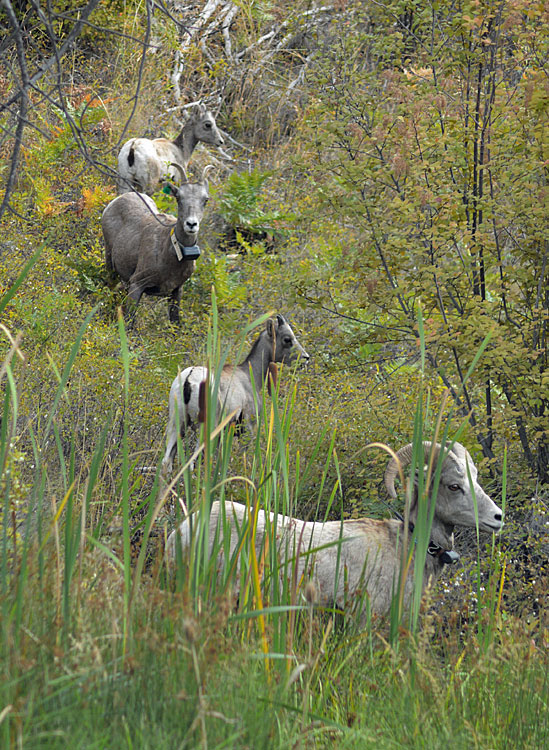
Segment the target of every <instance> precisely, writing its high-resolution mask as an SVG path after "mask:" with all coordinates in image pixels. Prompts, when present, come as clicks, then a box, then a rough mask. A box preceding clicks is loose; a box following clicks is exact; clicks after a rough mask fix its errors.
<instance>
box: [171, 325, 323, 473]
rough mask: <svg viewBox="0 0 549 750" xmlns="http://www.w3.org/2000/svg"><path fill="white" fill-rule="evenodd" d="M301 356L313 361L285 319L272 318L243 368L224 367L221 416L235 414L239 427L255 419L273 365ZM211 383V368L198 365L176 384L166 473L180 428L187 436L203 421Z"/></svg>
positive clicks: (190, 369)
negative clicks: (203, 399) (205, 386)
mask: <svg viewBox="0 0 549 750" xmlns="http://www.w3.org/2000/svg"><path fill="white" fill-rule="evenodd" d="M298 357H301V358H302V359H304V360H308V359H309V355H308V354H307V352H306V351H305V349H304V348H303V347H302V346H301V344H300V343H299V341H298V340H297V338H296V337H295V335H294V332H293V331H292V329H291V327H290V325H289V324H288V323H287V321H286V320H285V318H284V317H283V316H282V315H277V316H276V319H275V320H271V319H269V320H268V321H267V322H266V325H265V328H264V329H263V331H262V332H261V333H260V335H259V336H258V337H257V339H256V340H255V342H254V344H253V346H252V348H251V350H250V352H249V354H248V356H247V357H246V359H245V360H244V361H243V362H241V363H240V364H239V365H225V367H224V368H223V371H222V373H221V376H220V380H219V388H218V394H217V398H218V403H217V417H218V418H219V416H220V414H221V412H225V413H226V414H230V413H231V412H235V416H234V421H235V422H237V423H239V424H242V423H244V422H245V421H247V420H250V419H253V418H254V417H255V409H256V403H257V404H258V408H261V388H262V385H263V383H265V382H266V381H267V378H268V375H269V367H270V366H271V364H272V363H273V362H283V363H285V364H291V363H292V362H293V361H294V360H296V359H297V358H298ZM271 371H272V368H271ZM252 376H253V384H252ZM207 380H208V370H207V368H205V367H200V366H198V367H197V366H195V367H187V368H186V369H185V370H183V372H181V373H180V374H179V375H177V376H176V378H175V379H174V381H173V383H172V386H171V389H170V396H169V412H170V415H169V420H168V431H167V440H166V453H165V455H164V460H163V462H162V463H163V467H164V471H165V472H166V473H170V472H171V470H172V466H173V458H174V456H175V452H176V450H177V436H178V425H179V430H180V434H182V435H183V434H184V433H185V430H186V428H187V427H188V426H190V425H196V424H197V423H198V422H199V421H201V420H200V412H201V408H200V386H201V384H202V383H204V382H207ZM254 385H255V388H254ZM182 395H183V398H182Z"/></svg>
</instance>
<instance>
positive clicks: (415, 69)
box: [0, 0, 549, 750]
mask: <svg viewBox="0 0 549 750" xmlns="http://www.w3.org/2000/svg"><path fill="white" fill-rule="evenodd" d="M209 5H211V6H212V8H213V10H212V14H211V15H210V16H208V17H207V18H206V17H204V16H203V15H201V14H200V13H199V15H198V16H197V17H196V18H191V17H189V16H187V15H181V16H180V15H178V14H179V13H183V14H185V13H189V12H192V11H189V9H187V10H184V11H183V10H181V9H180V8H178V6H177V5H176V4H173V6H172V5H171V4H170V5H164V3H154V4H150V3H145V4H142V3H139V2H130V3H121V2H111V3H103V4H99V5H97V3H94V2H93V0H92V2H89V3H88V4H84V5H83V6H82V9H81V11H82V12H81V14H80V15H79V18H80V19H86V18H87V19H88V20H89V23H87V22H84V23H83V26H82V28H80V29H79V33H78V34H77V35H76V39H77V41H76V43H75V44H74V45H72V46H70V47H69V49H68V50H65V49H62V47H63V41H64V40H65V39H66V38H67V36H68V35H69V34H70V33H71V29H74V28H75V26H74V24H75V23H78V22H79V21H78V19H77V18H76V16H73V14H72V13H71V12H68V11H67V9H66V8H65V6H64V4H63V3H56V2H54V3H52V4H51V7H50V10H49V11H48V13H49V14H53V15H46V16H44V18H46V22H44V20H43V19H40V20H36V19H34V20H32V16H31V15H30V13H31V10H32V9H31V4H27V3H24V2H23V3H14V4H13V7H12V3H10V2H8V3H7V4H6V6H5V7H4V6H3V7H2V10H0V18H1V19H2V23H3V25H5V26H6V29H7V31H8V32H9V33H8V35H7V37H6V41H5V42H2V43H0V100H1V110H0V124H1V126H2V135H1V136H0V156H1V159H2V162H1V164H2V166H1V173H0V174H1V179H2V184H3V188H4V189H5V193H4V196H3V202H2V208H1V210H0V221H1V229H0V231H1V238H0V249H1V252H0V353H1V358H0V384H1V394H2V405H1V407H0V409H1V410H0V415H1V421H0V467H1V478H0V498H1V503H0V532H1V534H0V607H1V623H0V653H1V657H0V658H1V664H2V680H0V737H1V738H2V740H3V746H4V747H6V748H11V747H13V748H25V747H26V748H33V750H34V749H35V748H56V747H59V748H62V747H63V748H64V747H67V745H68V744H69V743H70V744H71V745H72V746H74V747H75V748H80V747H81V748H93V747H97V748H122V747H127V748H140V749H141V748H148V747H151V748H153V747H154V748H155V749H156V748H161V747H165V748H170V750H171V749H172V748H174V747H202V748H221V747H234V748H254V750H255V749H256V748H286V747H292V748H299V747H303V748H309V747H311V748H312V747H318V748H322V747H334V746H335V747H341V748H354V747H356V748H364V747H372V748H374V747H375V748H395V747H407V748H408V747H409V748H416V747H417V748H423V747H425V746H426V745H430V746H441V745H442V743H451V744H452V746H453V747H455V748H464V750H465V748H467V749H468V748H471V747H475V748H498V749H499V748H505V747H512V748H536V750H537V748H539V747H543V746H544V744H545V743H546V737H547V736H548V735H549V726H548V723H549V719H548V716H549V712H548V710H547V708H548V702H549V678H548V674H549V670H548V666H549V664H548V646H549V622H548V618H547V604H548V593H547V592H548V583H549V581H548V569H547V565H548V563H547V560H548V555H549V538H548V536H549V535H548V529H549V525H548V524H549V521H547V520H546V519H547V518H549V516H548V515H547V503H548V493H547V482H548V479H549V477H548V473H547V472H548V469H547V463H546V462H547V459H548V456H549V452H548V448H547V446H548V445H549V424H548V421H547V420H548V414H549V412H548V398H547V387H548V385H549V381H548V377H549V376H548V374H547V343H546V341H547V339H546V329H547V324H548V321H549V317H548V313H547V310H548V309H549V282H548V276H547V268H548V264H547V252H548V250H547V242H546V237H545V233H544V227H546V220H547V209H546V206H547V201H546V200H545V199H546V175H545V172H544V164H546V161H545V159H546V152H545V146H546V138H547V101H548V99H549V92H548V88H547V76H546V73H547V27H546V26H545V27H544V26H543V25H542V24H541V25H540V24H539V23H538V21H539V20H540V18H541V13H542V11H541V8H540V7H538V5H536V4H535V3H530V2H526V1H525V0H521V2H519V3H508V2H500V3H493V2H484V0H482V2H480V3H476V4H474V5H471V4H467V3H462V4H458V6H455V5H454V4H447V3H440V4H438V5H436V6H435V5H432V6H429V5H428V6H421V7H420V6H419V5H417V4H416V3H409V2H408V3H405V2H391V3H386V4H384V6H383V7H377V6H372V7H365V5H364V4H362V3H359V2H357V3H353V2H349V3H345V2H344V3H335V4H333V6H332V5H331V4H329V5H328V6H324V5H323V6H321V7H320V6H319V7H318V8H317V7H315V6H309V5H308V4H297V5H296V7H295V8H293V9H291V11H288V12H287V10H288V9H284V8H282V7H281V6H277V5H276V4H275V3H259V4H257V3H249V4H248V3H242V4H240V3H239V4H238V5H236V4H232V3H217V4H216V3H213V4H208V6H209ZM208 6H207V4H204V7H203V8H202V12H205V8H206V7H208ZM153 7H154V12H153V13H152V14H151V12H150V11H151V9H153ZM10 9H11V10H10ZM147 9H148V10H147ZM167 9H168V10H169V12H166V10H167ZM66 11H67V12H66ZM88 12H89V15H86V14H87V13H88ZM198 12H199V11H197V13H198ZM231 14H232V15H231ZM174 19H175V20H174ZM191 21H194V25H192V24H191ZM224 24H225V25H224ZM185 26H187V28H188V29H190V31H189V32H188V33H187V36H185V33H184V28H185ZM342 28H343V29H344V30H345V32H346V33H345V34H342V33H341V29H342ZM145 43H146V44H149V45H151V48H150V49H149V51H148V52H147V54H144V46H143V45H144V44H145ZM56 45H57V51H58V52H59V50H60V49H61V50H62V53H63V54H62V55H61V56H58V58H57V62H55V60H56V56H55V54H53V53H54V52H55V46H56ZM51 59H53V60H54V63H55V64H53V63H52V66H51V67H49V68H47V67H46V66H45V61H48V60H51ZM23 62H24V63H25V64H24V65H23ZM43 68H44V69H43ZM17 70H19V74H17V75H16V74H15V73H14V71H17ZM42 70H43V72H42ZM21 71H26V72H23V73H22V72H21ZM33 75H34V76H35V79H33V84H32V86H31V85H30V84H29V86H28V87H27V88H26V85H27V84H26V81H28V80H30V79H31V77H32V76H33ZM198 100H200V101H204V102H206V104H207V105H208V106H209V107H210V108H211V109H212V111H215V116H216V121H217V124H218V126H219V127H220V128H221V129H222V131H223V133H224V135H225V143H224V145H223V148H222V149H221V150H216V149H214V148H211V147H204V146H199V147H198V148H197V149H196V151H195V154H194V155H193V158H192V161H191V164H190V171H191V172H194V173H195V174H197V175H198V174H200V173H201V171H202V169H203V167H204V166H205V165H206V164H208V163H212V164H214V166H215V170H214V172H213V174H212V175H211V179H210V202H209V204H208V207H207V209H206V214H205V217H204V220H203V223H202V227H201V230H200V245H201V248H202V255H201V257H200V259H199V260H198V262H197V266H196V271H195V273H194V274H193V275H192V277H191V278H190V279H189V281H187V282H186V283H185V285H184V287H183V294H182V302H181V319H182V325H181V327H180V328H177V327H176V326H174V325H173V324H171V323H169V322H168V315H167V302H166V300H164V299H161V298H160V299H159V298H153V297H146V296H144V297H143V299H142V300H141V302H140V304H139V306H138V308H137V311H136V316H135V325H134V326H133V327H128V325H127V323H128V320H127V319H126V321H124V317H123V315H122V312H121V310H122V307H121V306H122V305H123V304H124V303H125V302H126V297H125V292H124V289H123V288H122V287H121V286H118V287H115V288H110V287H109V286H108V285H107V283H106V282H107V277H106V272H105V269H104V262H103V240H102V234H101V226H100V220H101V213H102V210H103V208H104V207H105V205H106V204H107V203H108V202H109V200H111V199H112V198H114V197H115V195H116V190H115V177H116V171H115V170H116V154H117V153H118V150H119V148H120V145H121V143H123V142H124V141H125V140H126V139H127V138H129V137H133V136H135V135H140V136H143V135H144V136H147V137H158V136H160V135H164V134H167V133H169V134H173V135H175V133H176V132H177V131H178V128H179V123H180V121H181V117H182V112H183V110H184V109H185V105H187V104H189V105H191V104H192V103H193V102H195V101H198ZM21 123H22V125H20V124H21ZM14 164H15V166H16V169H15V170H12V166H13V165H14ZM12 173H13V175H12ZM154 197H155V200H156V202H157V204H158V205H159V207H160V208H161V210H165V211H169V212H174V210H175V204H174V202H173V201H172V199H170V198H169V197H168V196H167V195H166V194H164V193H162V192H161V191H159V192H157V193H156V194H155V196H154ZM275 313H281V314H283V315H284V316H285V317H287V318H288V320H289V321H290V322H291V324H292V326H293V328H294V331H295V332H296V334H297V336H298V338H299V340H300V341H301V342H302V343H303V345H304V346H305V348H306V349H307V351H308V352H309V353H310V354H311V361H310V362H309V363H308V365H307V366H306V367H300V366H295V367H283V368H281V373H280V377H279V379H278V383H277V387H276V391H275V393H274V395H273V397H272V398H271V397H270V396H269V395H267V394H264V399H263V408H262V410H261V413H260V414H259V419H258V425H257V430H256V431H254V430H249V431H248V432H247V434H245V435H244V436H242V437H238V436H237V435H235V433H234V430H233V428H231V427H230V426H229V425H226V424H225V425H224V426H223V427H222V428H218V427H216V425H215V423H214V422H212V423H211V424H210V425H209V426H208V427H207V429H204V430H203V432H202V433H201V435H202V437H201V445H202V449H201V451H200V453H199V456H198V460H197V463H196V466H195V468H194V469H191V467H190V466H189V465H188V464H187V463H186V460H187V458H188V454H187V453H186V451H188V445H187V444H186V443H185V441H184V440H183V441H182V443H181V445H180V446H179V451H178V457H177V458H176V462H175V468H174V475H173V476H172V477H170V478H168V479H166V477H164V476H162V474H161V459H162V455H163V453H164V450H165V430H166V423H167V416H168V392H169V387H170V384H171V382H172V380H173V378H174V376H175V375H176V374H177V373H178V371H180V370H182V369H183V368H184V367H186V366H188V365H189V364H204V363H208V364H209V365H210V366H211V369H212V371H213V372H217V373H218V372H219V367H220V363H222V362H236V361H240V360H241V359H242V358H243V355H244V354H245V353H246V352H247V351H248V349H249V346H250V344H251V343H252V341H253V340H254V338H255V336H256V335H257V333H258V332H259V330H261V329H260V326H262V325H264V322H265V319H266V317H267V316H268V315H273V314H275ZM455 439H457V440H459V441H460V442H462V443H463V444H464V445H466V446H467V448H468V449H469V451H470V452H471V455H472V456H473V459H474V460H475V463H476V464H477V465H478V466H479V470H480V477H481V483H482V486H483V487H484V488H485V489H486V491H487V492H488V494H490V495H491V496H492V498H493V499H494V501H495V502H497V503H498V505H500V506H502V507H503V508H504V521H505V525H504V529H503V531H502V532H501V534H499V535H497V536H494V535H488V534H486V533H482V532H481V533H478V532H476V531H475V530H472V531H471V530H468V531H464V530H461V531H460V530H459V529H456V540H455V547H456V549H457V551H459V553H460V555H461V560H460V562H459V563H458V565H456V566H452V567H449V566H448V567H447V568H446V570H445V572H444V573H443V575H442V577H441V579H440V580H439V581H438V582H437V584H436V585H435V586H433V587H432V588H428V589H427V591H426V592H425V594H424V596H423V597H421V587H420V585H419V583H417V582H416V586H415V589H414V604H413V606H412V607H411V608H410V611H409V612H408V611H404V610H403V609H402V608H401V607H399V605H398V597H395V603H394V606H393V607H392V609H391V612H390V613H389V615H388V616H387V617H385V618H380V617H377V616H375V615H371V616H370V614H369V613H368V616H367V617H366V619H365V621H363V622H362V624H361V626H360V627H359V625H358V623H357V621H356V620H353V618H352V617H351V616H349V615H348V613H347V616H345V613H343V612H341V611H338V610H336V609H335V608H334V609H330V608H326V607H321V606H319V605H318V603H317V601H316V600H315V592H314V590H312V591H311V589H309V590H305V589H303V588H302V587H300V586H298V585H292V583H291V582H287V585H284V586H280V585H279V584H278V582H279V580H280V576H279V571H278V567H277V565H278V563H277V561H276V559H275V558H276V555H275V556H273V555H271V554H269V552H268V551H265V554H264V556H263V557H261V558H260V559H258V558H257V556H256V554H255V552H254V549H255V548H254V544H253V535H254V527H253V524H252V525H251V526H250V529H244V530H242V537H241V540H240V556H239V566H238V569H237V566H236V564H235V561H234V560H231V559H230V556H229V555H228V550H226V549H225V550H223V549H220V550H218V552H219V554H220V555H221V557H222V558H223V559H224V562H225V565H224V568H223V572H222V573H221V574H220V573H219V569H218V568H219V566H218V563H217V557H216V555H212V557H210V556H208V555H207V554H205V549H206V547H207V545H205V544H204V543H203V541H202V542H200V539H201V537H200V536H198V539H199V541H198V542H197V544H196V546H195V547H194V548H193V550H192V551H191V554H190V557H189V559H185V560H183V559H177V560H176V561H175V562H172V563H171V564H169V562H168V560H167V559H166V557H165V552H164V549H165V542H166V539H167V536H168V535H169V533H170V532H171V531H172V530H173V528H174V527H175V526H176V525H177V524H178V523H179V522H180V521H181V520H182V518H183V516H184V514H185V513H186V512H187V511H196V512H197V514H198V516H197V517H198V518H200V519H202V520H201V521H200V522H199V527H200V528H202V532H201V533H204V530H205V528H207V519H208V518H209V513H210V509H211V505H212V503H213V502H214V501H216V500H235V501H238V502H240V503H244V504H246V505H247V506H248V507H249V508H250V514H251V515H250V517H251V518H252V517H253V515H252V514H253V512H254V509H257V508H262V509H266V510H271V511H274V512H275V513H282V514H291V515H295V516H297V517H299V518H306V519H319V520H322V519H330V520H334V519H349V518H358V517H361V516H373V517H377V518H382V517H390V516H391V515H392V514H393V513H394V512H395V511H396V512H399V513H403V512H404V496H403V497H402V501H401V502H400V504H399V502H398V501H393V500H389V499H388V498H387V497H386V494H385V492H384V489H382V479H383V472H384V469H385V466H386V463H387V459H388V455H387V452H386V451H385V450H384V449H383V448H381V447H372V445H371V444H373V443H376V444H378V443H379V444H384V445H386V446H389V447H390V448H392V449H397V448H399V447H400V446H402V445H404V444H407V443H409V442H413V444H414V446H415V447H416V451H417V450H419V448H418V446H420V445H421V443H422V441H423V440H432V441H447V440H448V441H450V442H451V441H452V440H455ZM418 460H419V459H418ZM200 524H202V525H200ZM417 533H418V535H419V538H420V539H423V540H428V538H429V526H428V524H427V526H426V527H425V528H420V529H419V530H418V532H417ZM272 547H273V548H274V544H273V545H272ZM419 549H421V546H420V545H418V550H419ZM411 564H412V565H416V566H417V569H418V570H422V567H421V566H422V560H421V555H420V554H419V552H418V554H416V558H415V562H414V563H411ZM418 581H419V578H418ZM236 589H238V596H236V595H235V590H236ZM365 606H366V611H368V608H367V603H366V605H365Z"/></svg>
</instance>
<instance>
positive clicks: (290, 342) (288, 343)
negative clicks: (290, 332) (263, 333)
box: [284, 336, 292, 346]
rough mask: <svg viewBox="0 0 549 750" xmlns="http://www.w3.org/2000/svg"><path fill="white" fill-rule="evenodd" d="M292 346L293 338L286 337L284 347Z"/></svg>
mask: <svg viewBox="0 0 549 750" xmlns="http://www.w3.org/2000/svg"><path fill="white" fill-rule="evenodd" d="M291 345H292V338H291V336H285V337H284V346H291Z"/></svg>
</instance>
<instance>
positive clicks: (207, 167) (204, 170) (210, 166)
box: [202, 164, 215, 182]
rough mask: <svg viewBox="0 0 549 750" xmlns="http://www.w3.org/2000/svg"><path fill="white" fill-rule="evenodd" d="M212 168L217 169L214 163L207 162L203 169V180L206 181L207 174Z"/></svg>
mask: <svg viewBox="0 0 549 750" xmlns="http://www.w3.org/2000/svg"><path fill="white" fill-rule="evenodd" d="M210 169H215V167H214V165H213V164H206V166H205V167H204V169H203V170H202V182H206V175H207V174H208V172H209V171H210Z"/></svg>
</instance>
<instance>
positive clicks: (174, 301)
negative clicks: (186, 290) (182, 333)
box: [168, 286, 181, 326]
mask: <svg viewBox="0 0 549 750" xmlns="http://www.w3.org/2000/svg"><path fill="white" fill-rule="evenodd" d="M180 299H181V287H180V286H178V287H177V289H174V290H173V292H172V293H171V295H170V303H169V307H168V315H169V318H170V323H175V325H177V326H178V325H180V320H179V301H180Z"/></svg>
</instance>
